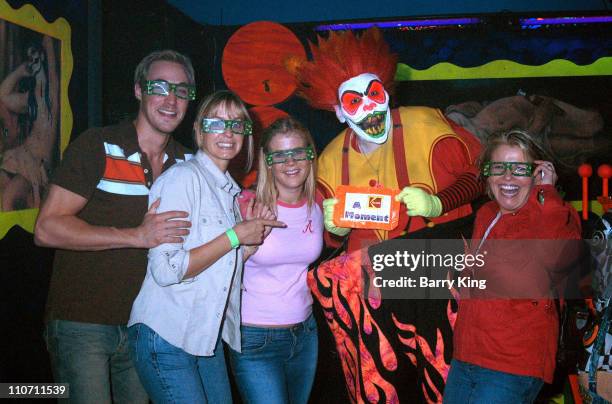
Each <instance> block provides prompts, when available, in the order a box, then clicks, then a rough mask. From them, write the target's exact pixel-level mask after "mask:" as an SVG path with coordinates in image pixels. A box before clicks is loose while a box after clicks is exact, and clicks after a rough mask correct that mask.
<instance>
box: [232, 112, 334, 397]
mask: <svg viewBox="0 0 612 404" xmlns="http://www.w3.org/2000/svg"><path fill="white" fill-rule="evenodd" d="M315 158H316V153H315V146H314V141H313V140H312V137H311V136H310V133H309V132H308V130H307V129H306V128H304V127H303V126H302V125H301V124H300V123H299V122H297V121H296V120H294V119H292V118H282V119H279V120H277V121H276V122H274V123H273V124H272V125H271V126H270V127H269V128H268V129H267V130H266V132H265V133H264V134H263V136H262V144H261V149H260V151H259V181H258V184H257V195H256V198H257V201H258V202H261V203H262V204H263V205H265V206H268V207H269V208H270V209H272V210H274V211H275V212H276V216H277V220H281V221H283V222H284V223H286V224H287V227H286V228H283V229H280V228H278V229H277V228H274V229H272V231H271V233H270V234H269V235H268V237H267V238H266V240H265V243H264V244H262V245H261V246H260V247H259V249H258V251H257V252H256V253H255V254H254V255H252V256H251V257H250V259H249V260H248V261H247V262H246V263H245V268H244V279H243V285H244V286H243V290H242V326H241V335H242V336H241V339H242V341H241V342H242V345H241V346H242V353H238V352H236V351H234V350H230V360H231V365H232V371H233V373H234V375H235V376H236V382H237V384H238V389H239V390H240V394H241V396H242V399H243V400H244V401H245V402H248V403H258V402H262V403H263V402H265V403H306V402H307V401H308V396H309V395H310V390H311V388H312V383H313V380H314V375H315V370H316V365H317V351H318V338H317V325H316V323H315V320H314V318H313V315H312V297H311V294H310V291H309V289H308V286H307V284H306V273H307V270H308V265H309V264H310V263H311V262H313V261H315V260H316V259H317V258H318V257H319V255H320V253H321V249H322V247H323V214H322V211H321V207H320V206H319V205H318V204H317V203H315V178H316V173H315ZM253 197H255V195H253V194H252V193H250V192H248V191H245V192H243V194H242V195H241V197H240V203H241V205H242V206H246V205H247V203H248V201H249V200H250V199H252V198H253Z"/></svg>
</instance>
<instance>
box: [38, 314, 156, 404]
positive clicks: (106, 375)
mask: <svg viewBox="0 0 612 404" xmlns="http://www.w3.org/2000/svg"><path fill="white" fill-rule="evenodd" d="M45 341H46V343H47V349H48V351H49V356H50V358H51V367H52V369H53V376H54V378H55V382H57V383H69V384H70V387H69V388H70V390H69V391H70V400H69V401H70V402H71V403H111V401H112V402H114V403H145V404H146V403H148V402H149V399H148V397H147V393H146V391H145V390H144V388H143V387H142V384H141V383H140V380H139V379H138V374H137V373H136V370H135V369H134V364H133V363H132V361H131V360H130V355H129V350H128V341H127V328H126V327H125V326H116V325H104V324H90V323H80V322H75V321H66V320H53V321H50V322H49V323H48V324H47V326H46V329H45ZM66 401H68V400H66Z"/></svg>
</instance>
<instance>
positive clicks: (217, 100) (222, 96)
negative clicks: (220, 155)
mask: <svg viewBox="0 0 612 404" xmlns="http://www.w3.org/2000/svg"><path fill="white" fill-rule="evenodd" d="M221 106H223V107H224V108H225V110H226V111H228V112H229V111H235V112H237V113H238V116H236V118H237V119H244V120H248V121H250V120H251V117H250V116H249V112H248V111H247V108H246V106H245V105H244V102H242V100H241V99H240V98H239V97H238V96H237V95H236V94H234V93H233V92H231V91H227V90H221V91H216V92H214V93H212V94H211V95H209V96H208V97H206V98H204V99H203V100H202V102H201V103H200V105H199V106H198V112H197V114H196V118H195V122H194V124H193V140H194V141H195V143H196V144H197V145H198V149H201V148H202V145H203V144H204V139H203V138H202V136H205V135H203V134H202V119H203V118H210V117H212V114H214V113H215V112H216V111H217V109H218V108H220V107H221ZM238 136H241V135H238ZM245 140H246V141H247V158H246V163H245V165H244V171H245V172H248V171H250V170H251V167H252V166H253V156H254V154H255V151H254V145H253V135H249V136H246V139H245Z"/></svg>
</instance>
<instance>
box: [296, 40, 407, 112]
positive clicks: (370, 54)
mask: <svg viewBox="0 0 612 404" xmlns="http://www.w3.org/2000/svg"><path fill="white" fill-rule="evenodd" d="M318 42H319V45H318V46H317V45H315V44H313V43H310V49H311V51H312V61H303V62H302V63H298V65H297V66H294V70H295V71H294V73H295V75H296V78H297V81H298V95H299V96H301V97H303V98H304V99H306V101H308V103H309V104H310V105H311V106H312V107H314V108H317V109H326V110H330V111H333V110H334V105H337V104H338V87H340V84H342V83H343V82H345V81H346V80H348V79H350V78H352V77H355V76H358V75H360V74H363V73H373V74H375V75H377V76H378V77H379V78H380V80H381V81H382V83H383V85H384V86H385V89H386V90H387V92H388V93H390V94H391V92H392V91H393V88H394V84H395V83H394V81H393V80H394V76H395V70H396V65H397V56H396V55H395V54H392V53H391V51H390V50H389V45H388V44H387V43H386V42H385V40H384V38H383V36H382V34H381V32H380V30H378V28H370V29H368V30H367V31H365V32H364V33H363V34H362V35H361V36H360V37H357V36H356V35H355V33H353V32H352V31H345V32H340V33H335V32H330V34H329V38H327V39H325V38H323V37H321V36H319V37H318ZM292 70H293V69H292Z"/></svg>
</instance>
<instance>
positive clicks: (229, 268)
mask: <svg viewBox="0 0 612 404" xmlns="http://www.w3.org/2000/svg"><path fill="white" fill-rule="evenodd" d="M239 192H240V187H239V186H238V184H236V182H235V181H234V179H233V178H232V177H231V176H230V175H229V173H225V174H224V173H222V172H221V171H220V170H219V169H218V168H217V166H215V164H214V163H213V162H212V160H211V159H210V158H209V157H208V156H207V155H206V154H205V153H203V152H202V151H198V152H197V154H196V156H195V158H193V159H191V160H189V161H186V162H183V163H178V164H176V165H174V166H173V167H171V168H170V169H168V170H167V171H166V172H165V173H163V174H162V175H161V176H160V177H159V178H158V179H157V181H156V182H155V183H154V184H153V187H152V188H151V192H150V194H149V206H150V205H151V204H152V203H153V202H155V201H156V200H157V199H158V198H161V203H160V206H159V208H158V210H157V212H158V213H160V212H165V211H170V210H182V211H187V212H189V218H188V220H190V221H191V229H190V232H189V235H188V236H186V237H185V238H184V242H183V243H176V244H162V245H159V246H157V247H155V248H152V249H150V250H149V263H148V266H147V274H146V276H145V279H144V281H143V284H142V287H141V289H140V293H139V294H138V297H137V298H136V300H135V301H134V305H133V307H132V313H131V316H130V321H129V323H128V326H130V325H133V324H137V323H144V324H146V325H147V326H149V327H150V328H152V329H153V330H155V332H157V333H158V334H159V335H160V336H161V337H162V338H163V339H165V340H166V341H168V342H169V343H171V344H172V345H174V346H176V347H179V348H181V349H183V350H184V351H185V352H187V353H190V354H192V355H198V356H210V355H212V354H213V351H214V348H215V344H216V342H217V338H218V336H219V330H220V328H221V325H223V329H222V332H221V335H222V337H223V340H224V341H225V342H227V343H228V344H229V345H230V347H232V349H234V350H237V351H240V286H241V279H242V266H243V265H242V264H243V262H242V251H241V249H240V248H238V249H235V250H232V251H230V252H228V253H227V254H225V255H224V256H223V257H221V258H220V259H219V260H217V261H216V262H215V263H214V264H212V265H211V266H210V267H208V268H207V269H206V270H204V271H203V272H201V273H200V274H199V275H197V276H195V277H193V278H190V279H183V277H184V275H185V272H186V271H187V266H188V265H189V255H190V254H189V250H191V249H193V248H196V247H199V246H201V245H203V244H205V243H207V242H209V241H211V240H213V239H214V238H216V237H217V236H219V235H220V234H222V233H224V232H225V231H226V230H227V229H229V228H231V227H233V226H234V225H235V224H236V223H237V222H240V221H241V220H242V218H241V215H240V209H239V207H238V202H237V198H236V196H237V195H238V193H239Z"/></svg>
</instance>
